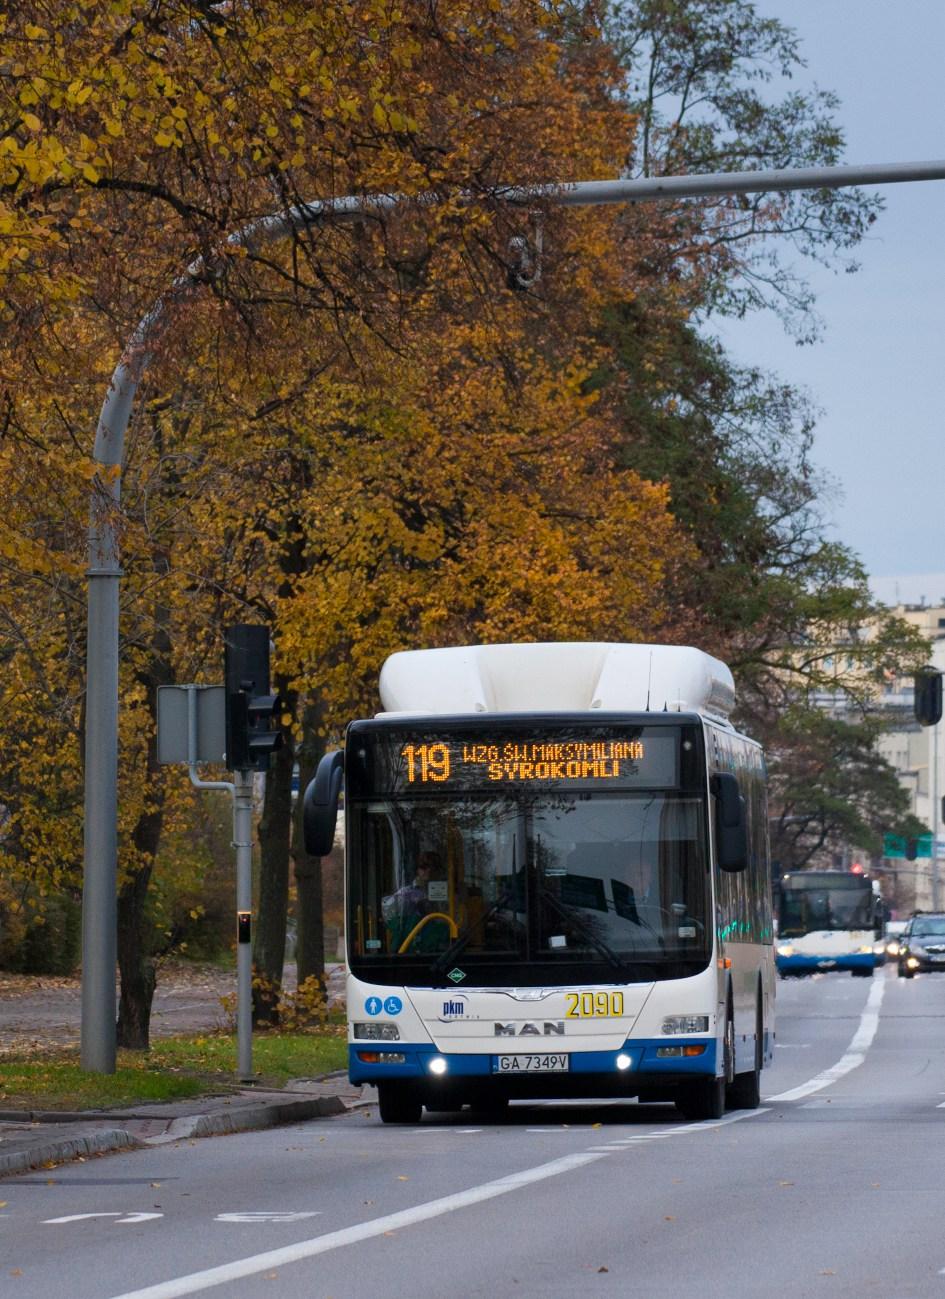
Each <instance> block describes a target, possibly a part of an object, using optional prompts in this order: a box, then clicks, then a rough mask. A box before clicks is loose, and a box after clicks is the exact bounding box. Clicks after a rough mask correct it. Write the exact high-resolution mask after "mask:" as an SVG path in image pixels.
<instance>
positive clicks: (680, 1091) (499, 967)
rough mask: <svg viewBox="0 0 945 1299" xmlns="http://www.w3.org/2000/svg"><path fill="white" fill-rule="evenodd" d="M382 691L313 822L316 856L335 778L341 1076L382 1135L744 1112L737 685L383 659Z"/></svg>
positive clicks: (320, 786) (762, 920) (539, 655)
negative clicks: (599, 1112) (362, 1095)
mask: <svg viewBox="0 0 945 1299" xmlns="http://www.w3.org/2000/svg"><path fill="white" fill-rule="evenodd" d="M380 693H381V700H382V703H383V705H384V709H385V711H384V712H382V713H380V714H378V715H377V716H376V717H375V718H373V719H372V720H369V721H357V722H353V723H352V724H351V725H350V726H349V728H348V731H347V735H346V738H345V747H344V752H343V754H342V753H340V752H339V753H333V754H327V755H326V756H325V758H324V759H323V760H322V763H321V765H320V767H319V769H318V772H317V773H316V777H315V779H314V780H313V781H312V783H311V785H310V786H309V789H308V790H307V792H306V797H305V821H306V836H307V842H308V846H309V851H311V852H313V853H314V854H316V855H324V854H325V853H326V852H327V851H328V850H329V848H330V846H331V842H332V839H333V836H334V828H335V816H336V809H337V803H338V794H339V789H340V782H341V774H342V769H343V773H344V783H345V799H344V806H345V817H346V826H345V849H346V864H345V880H346V916H347V923H346V943H347V961H348V970H349V974H348V984H347V1002H348V1017H349V1071H350V1077H351V1079H352V1081H353V1082H357V1083H372V1084H375V1085H376V1086H377V1088H378V1094H379V1100H380V1113H381V1118H382V1120H383V1121H384V1122H388V1123H390V1122H394V1123H398V1122H400V1123H415V1122H417V1121H418V1120H419V1118H420V1116H421V1108H422V1107H423V1106H425V1107H426V1108H427V1109H428V1110H431V1111H445V1110H451V1109H457V1108H459V1107H460V1106H462V1105H463V1104H469V1105H471V1106H473V1108H475V1109H477V1110H480V1111H483V1112H486V1113H497V1112H501V1111H502V1110H503V1109H504V1107H505V1106H507V1104H508V1102H509V1100H510V1099H511V1098H534V1097H565V1096H567V1097H573V1096H588V1097H600V1096H626V1097H634V1096H636V1097H639V1098H640V1099H641V1100H673V1101H675V1102H676V1105H677V1107H678V1108H679V1110H680V1111H681V1112H682V1113H683V1114H684V1115H686V1116H688V1117H691V1118H719V1117H720V1116H721V1115H722V1113H723V1112H724V1109H725V1107H726V1105H728V1106H729V1107H746V1106H747V1107H754V1106H757V1104H758V1101H759V1087H760V1074H761V1070H762V1067H763V1065H764V1064H765V1063H768V1062H769V1061H770V1057H771V1053H772V1048H773V1033H774V960H773V948H772V934H773V930H772V914H771V891H770V874H769V863H768V845H767V809H766V798H765V771H764V762H763V758H762V754H761V751H760V749H759V747H758V745H757V744H755V743H754V742H753V741H751V740H749V739H747V738H746V737H745V736H743V735H740V734H738V733H737V731H736V730H735V729H734V727H733V726H732V724H731V722H730V721H729V720H728V718H729V713H730V711H731V709H732V707H733V704H734V688H733V683H732V677H731V674H730V672H729V670H728V668H727V667H726V666H725V665H724V664H723V663H720V662H719V661H718V660H716V659H713V658H711V657H710V656H709V655H707V654H704V653H702V652H701V651H699V650H697V649H690V648H686V647H679V646H657V645H652V646H651V645H619V644H596V643H590V644H523V645H488V646H473V647H459V648H450V649H433V650H420V651H415V652H409V653H401V654H395V655H393V656H392V657H391V658H389V659H388V660H387V662H386V664H385V665H384V668H383V671H382V673H381V681H380ZM421 862H428V863H437V865H438V869H436V870H430V871H427V872H425V873H418V866H419V865H420V863H421ZM421 878H422V879H423V883H422V885H421V886H419V887H420V888H421V889H422V895H421V896H419V897H418V896H417V893H418V884H417V881H418V880H420V879H421Z"/></svg>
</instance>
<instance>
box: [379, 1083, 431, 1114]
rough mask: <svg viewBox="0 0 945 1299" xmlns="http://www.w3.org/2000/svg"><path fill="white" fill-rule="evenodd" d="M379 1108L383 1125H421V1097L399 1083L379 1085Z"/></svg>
mask: <svg viewBox="0 0 945 1299" xmlns="http://www.w3.org/2000/svg"><path fill="white" fill-rule="evenodd" d="M377 1107H378V1109H379V1110H380V1112H381V1122H382V1123H419V1122H420V1115H421V1113H422V1111H423V1104H422V1102H421V1101H420V1099H419V1097H418V1096H416V1095H415V1094H414V1093H413V1092H412V1091H410V1090H408V1088H406V1087H404V1086H402V1085H398V1084H397V1083H378V1084H377Z"/></svg>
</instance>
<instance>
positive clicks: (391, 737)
mask: <svg viewBox="0 0 945 1299" xmlns="http://www.w3.org/2000/svg"><path fill="white" fill-rule="evenodd" d="M656 729H657V728H644V727H635V728H628V731H627V733H625V734H624V735H617V734H613V733H610V734H601V733H595V732H594V730H593V729H592V728H588V730H587V731H586V732H576V731H573V730H568V731H566V732H564V731H556V732H555V733H553V734H542V735H539V736H536V735H534V734H532V735H523V734H521V733H517V734H509V733H507V732H506V733H501V732H500V733H489V732H487V731H482V732H479V733H476V734H474V735H463V736H458V735H444V734H442V733H440V734H436V733H429V734H417V733H410V734H404V733H401V734H391V733H389V732H388V733H386V734H375V735H374V736H372V737H371V739H372V745H371V748H372V750H373V752H372V753H371V755H370V759H369V760H368V763H367V765H368V767H369V768H371V769H372V771H373V780H371V781H369V783H370V785H371V786H372V788H373V790H374V791H375V792H382V791H390V790H416V791H418V792H419V791H421V790H423V791H428V792H431V793H434V792H436V791H438V790H439V791H444V792H445V791H446V790H449V789H464V790H471V789H488V788H496V787H500V788H501V787H509V786H531V785H542V786H552V787H557V788H574V789H594V788H605V787H608V788H617V789H625V788H633V787H642V786H645V787H647V788H655V789H666V788H672V787H673V786H675V785H676V784H677V783H678V767H679V761H678V755H679V744H680V736H679V732H678V731H677V730H675V729H669V728H662V733H659V734H654V733H653V732H654V731H655V730H656ZM367 757H368V755H367V754H365V758H367Z"/></svg>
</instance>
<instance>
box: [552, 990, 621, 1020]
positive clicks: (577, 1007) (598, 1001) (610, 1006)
mask: <svg viewBox="0 0 945 1299" xmlns="http://www.w3.org/2000/svg"><path fill="white" fill-rule="evenodd" d="M565 997H566V998H567V1002H568V1008H567V1010H566V1011H565V1013H564V1017H565V1019H604V1018H607V1019H609V1018H613V1017H614V1016H617V1015H622V1014H623V993H622V992H567V993H565Z"/></svg>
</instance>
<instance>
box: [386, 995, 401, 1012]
mask: <svg viewBox="0 0 945 1299" xmlns="http://www.w3.org/2000/svg"><path fill="white" fill-rule="evenodd" d="M403 1008H404V1003H403V1002H402V1001H401V1000H400V998H399V997H388V998H387V1000H386V1001H385V1002H384V1010H385V1011H386V1013H387V1014H388V1015H399V1014H400V1012H401V1011H402V1010H403Z"/></svg>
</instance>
